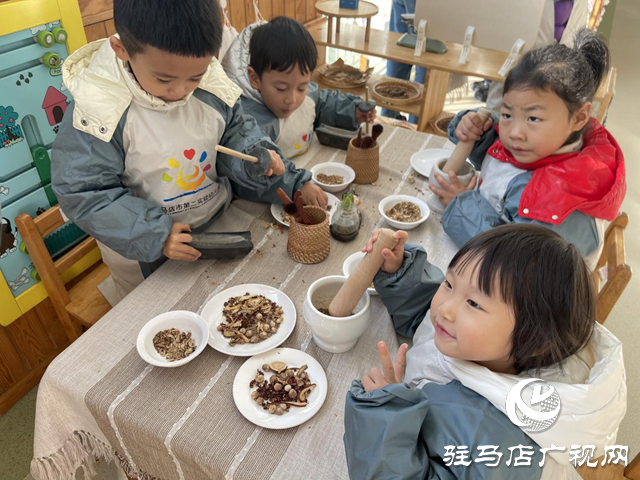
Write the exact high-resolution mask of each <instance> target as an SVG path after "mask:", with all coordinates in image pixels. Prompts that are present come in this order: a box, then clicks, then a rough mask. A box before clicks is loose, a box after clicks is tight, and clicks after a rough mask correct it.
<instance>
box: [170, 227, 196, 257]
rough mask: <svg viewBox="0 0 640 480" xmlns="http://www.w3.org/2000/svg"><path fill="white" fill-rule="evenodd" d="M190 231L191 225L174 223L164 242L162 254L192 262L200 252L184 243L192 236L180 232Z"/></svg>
mask: <svg viewBox="0 0 640 480" xmlns="http://www.w3.org/2000/svg"><path fill="white" fill-rule="evenodd" d="M190 231H191V227H190V226H189V224H188V223H174V224H173V226H172V227H171V233H170V234H169V237H168V238H167V241H166V242H164V248H163V249H162V253H164V256H165V257H167V258H170V259H172V260H186V261H188V262H193V261H194V260H197V259H198V258H200V255H202V253H200V252H199V251H198V250H196V249H195V248H193V247H190V246H189V245H186V244H187V243H189V242H190V241H191V240H193V238H192V237H191V235H189V234H188V233H182V232H190Z"/></svg>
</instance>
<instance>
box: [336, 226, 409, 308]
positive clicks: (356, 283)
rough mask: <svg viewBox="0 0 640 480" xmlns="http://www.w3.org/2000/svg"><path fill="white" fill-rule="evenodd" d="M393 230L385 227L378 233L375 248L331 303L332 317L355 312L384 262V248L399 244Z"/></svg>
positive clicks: (390, 248) (359, 264)
mask: <svg viewBox="0 0 640 480" xmlns="http://www.w3.org/2000/svg"><path fill="white" fill-rule="evenodd" d="M393 234H394V232H393V230H390V229H388V228H383V229H381V230H380V233H379V234H378V239H377V240H376V241H375V243H374V244H373V250H372V251H371V252H369V253H367V254H366V255H365V256H364V258H363V259H362V260H360V263H358V266H357V267H356V269H355V270H354V271H353V273H352V274H351V275H349V278H347V280H346V281H345V282H344V283H343V284H342V287H341V288H340V290H339V291H338V293H337V294H336V296H335V297H334V299H333V300H332V301H331V304H330V305H329V314H330V315H331V316H332V317H348V316H350V315H352V314H353V309H354V308H356V305H358V302H359V301H360V297H362V295H363V294H364V292H365V291H366V290H367V288H368V287H369V285H371V282H372V281H373V278H374V277H375V276H376V273H378V270H380V267H381V266H382V264H383V263H384V258H383V257H382V250H383V249H385V248H388V249H389V250H393V247H395V246H396V245H397V244H398V239H397V238H395V237H394V236H393Z"/></svg>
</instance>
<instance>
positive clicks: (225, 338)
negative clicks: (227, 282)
mask: <svg viewBox="0 0 640 480" xmlns="http://www.w3.org/2000/svg"><path fill="white" fill-rule="evenodd" d="M200 315H201V316H202V317H203V318H204V319H205V320H206V322H207V323H208V324H209V345H211V347H213V348H214V349H216V350H218V351H219V352H222V353H226V354H229V355H235V356H238V357H250V356H252V355H257V354H259V353H263V352H267V351H269V350H271V349H273V348H276V347H277V346H278V345H280V344H281V343H282V342H284V341H285V340H286V339H287V338H288V337H289V335H290V334H291V332H292V331H293V327H294V326H295V324H296V307H295V306H294V305H293V302H292V301H291V299H290V298H289V297H288V296H287V295H285V294H284V293H283V292H281V291H280V290H278V289H277V288H274V287H270V286H269V285H258V284H249V285H236V286H235V287H231V288H228V289H226V290H224V291H223V292H220V293H219V294H217V295H216V296H215V297H213V298H212V299H211V300H209V301H208V302H207V303H206V304H205V305H204V307H203V308H202V312H201V313H200Z"/></svg>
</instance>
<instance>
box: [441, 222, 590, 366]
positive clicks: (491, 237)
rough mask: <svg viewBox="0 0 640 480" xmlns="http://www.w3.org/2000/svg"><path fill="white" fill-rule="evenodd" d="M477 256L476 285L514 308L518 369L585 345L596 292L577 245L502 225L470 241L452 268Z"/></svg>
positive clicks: (545, 232) (529, 228) (548, 233)
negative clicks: (494, 294)
mask: <svg viewBox="0 0 640 480" xmlns="http://www.w3.org/2000/svg"><path fill="white" fill-rule="evenodd" d="M476 261H477V262H478V263H477V264H476V266H475V268H474V270H475V271H474V274H475V275H477V282H478V288H479V289H480V290H481V291H482V292H483V293H484V294H486V295H488V296H491V295H492V294H493V293H494V292H495V293H496V294H497V295H499V296H500V298H501V299H502V301H504V302H505V303H507V304H508V305H509V306H510V307H511V308H512V309H513V312H514V317H515V327H514V330H513V335H512V337H511V341H512V346H511V359H512V360H513V362H514V364H515V368H516V369H517V370H518V371H519V372H520V371H523V370H524V371H526V370H532V369H533V370H539V369H541V368H544V367H547V366H550V365H553V364H556V363H558V362H561V361H562V360H564V359H566V358H568V357H570V356H571V355H574V354H575V353H577V352H579V351H580V350H582V348H583V347H585V346H586V345H587V343H588V342H589V340H590V338H591V334H592V333H593V329H594V327H595V311H596V295H595V291H594V289H593V285H592V283H591V276H590V273H589V269H588V268H587V266H586V264H585V262H584V260H583V258H582V255H581V254H580V251H579V250H578V249H577V248H576V247H575V246H574V245H572V244H570V243H568V242H567V241H566V240H564V239H563V238H562V237H561V236H560V235H558V234H557V233H555V232H553V231H552V230H549V229H548V228H545V227H541V226H537V225H503V226H500V227H497V228H493V229H491V230H489V231H487V232H485V233H482V234H480V235H478V236H476V237H474V238H472V239H471V240H469V241H468V242H467V243H466V244H465V245H464V246H463V247H462V248H461V249H460V251H459V252H458V253H457V254H456V255H455V257H453V259H452V260H451V263H450V264H449V268H450V269H452V270H454V271H456V272H458V273H459V272H460V271H462V270H464V269H465V268H467V267H468V266H469V264H470V263H473V262H476ZM498 286H499V291H496V290H497V288H498Z"/></svg>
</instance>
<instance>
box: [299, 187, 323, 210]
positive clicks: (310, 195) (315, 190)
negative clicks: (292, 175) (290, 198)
mask: <svg viewBox="0 0 640 480" xmlns="http://www.w3.org/2000/svg"><path fill="white" fill-rule="evenodd" d="M300 196H301V197H302V201H303V202H304V204H305V205H316V206H318V207H322V208H324V207H326V206H327V202H328V201H329V199H328V198H327V194H326V193H324V191H323V190H322V189H321V188H320V187H319V186H318V185H316V184H315V183H312V182H307V183H305V184H304V186H303V187H302V190H300Z"/></svg>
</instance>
